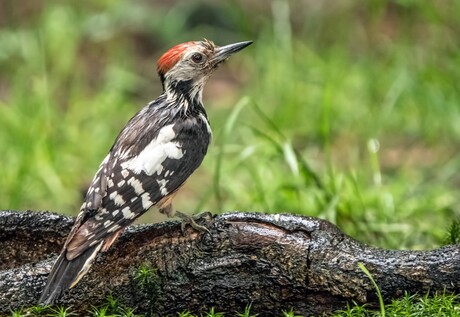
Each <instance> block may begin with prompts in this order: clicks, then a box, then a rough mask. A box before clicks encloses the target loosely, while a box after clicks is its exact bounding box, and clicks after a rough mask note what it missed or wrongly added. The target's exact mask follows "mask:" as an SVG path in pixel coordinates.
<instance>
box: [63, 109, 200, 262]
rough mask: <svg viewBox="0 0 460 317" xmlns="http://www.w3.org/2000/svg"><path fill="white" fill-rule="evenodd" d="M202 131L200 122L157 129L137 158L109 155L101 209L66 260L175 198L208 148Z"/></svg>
mask: <svg viewBox="0 0 460 317" xmlns="http://www.w3.org/2000/svg"><path fill="white" fill-rule="evenodd" d="M190 120H193V122H188V121H190ZM207 129H208V128H207V126H206V124H205V122H202V120H200V119H199V118H189V119H187V121H185V122H184V123H182V124H177V123H176V124H174V125H172V124H170V125H166V126H164V127H163V128H161V129H160V130H159V132H158V134H157V137H156V138H155V139H152V140H151V142H150V143H149V144H148V145H147V146H145V147H144V148H143V149H142V150H141V151H139V152H138V153H137V154H136V155H131V156H126V157H123V156H122V155H115V154H113V155H111V159H109V162H108V164H110V165H111V166H112V167H111V169H110V170H111V172H110V174H108V175H106V181H105V182H106V184H107V186H106V191H105V195H104V196H103V198H102V200H101V205H100V207H99V209H98V210H97V212H96V213H95V215H94V216H93V217H91V218H90V219H88V220H87V221H86V222H84V223H83V224H82V225H81V227H80V228H79V230H78V232H77V233H76V234H75V237H74V238H73V240H72V241H71V242H70V243H69V245H68V247H67V249H68V253H69V255H68V257H69V256H70V257H77V256H78V255H79V254H81V253H82V252H83V251H84V250H86V249H87V248H89V247H91V246H93V245H95V244H97V243H99V242H100V241H102V240H104V239H106V238H107V237H109V236H111V235H113V234H115V233H116V232H117V231H119V230H120V229H122V228H124V227H126V226H128V225H129V224H131V223H132V222H133V221H134V220H135V219H136V218H137V217H139V216H140V215H142V214H143V213H144V212H145V211H147V210H148V209H149V208H150V207H151V206H152V205H155V204H156V203H158V202H159V200H161V199H162V198H163V197H166V196H168V195H170V194H172V193H174V192H175V191H176V190H177V189H178V188H179V187H180V186H181V185H182V184H183V183H184V182H185V180H186V179H187V178H188V177H189V176H190V175H191V174H192V173H193V171H194V170H195V169H196V168H197V167H198V166H199V165H200V164H201V162H202V160H203V158H204V155H205V154H206V150H207V146H208V144H209V134H207V133H206V132H207ZM203 140H205V142H203ZM112 160H113V162H112Z"/></svg>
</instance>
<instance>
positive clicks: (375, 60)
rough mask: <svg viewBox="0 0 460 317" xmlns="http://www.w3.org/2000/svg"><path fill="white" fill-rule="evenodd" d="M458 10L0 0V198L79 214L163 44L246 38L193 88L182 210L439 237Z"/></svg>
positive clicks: (454, 208)
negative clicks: (193, 141) (200, 92)
mask: <svg viewBox="0 0 460 317" xmlns="http://www.w3.org/2000/svg"><path fill="white" fill-rule="evenodd" d="M459 16H460V2H458V1H447V0H446V1H416V0H398V1H381V0H376V1H364V0H363V1H346V0H330V1H313V0H311V1H282V0H272V1H268V0H267V1H248V0H238V1H237V0H232V1H225V2H215V1H210V0H209V1H172V2H168V1H128V0H123V1H109V0H106V1H57V0H56V1H53V0H52V1H37V0H23V1H20V2H18V1H13V0H8V1H2V2H1V3H0V153H1V155H0V208H2V209H19V210H23V209H31V210H43V209H45V210H53V211H57V212H61V213H66V214H69V215H76V214H77V212H78V209H79V206H80V204H81V202H82V199H83V193H84V192H85V190H86V188H87V186H88V184H89V182H90V181H91V179H92V176H93V173H94V172H95V171H96V170H97V167H98V165H99V163H100V161H101V160H102V159H103V158H104V156H105V154H106V153H107V151H108V149H109V148H110V146H111V145H112V142H113V140H114V139H115V137H116V135H117V134H118V132H119V130H120V129H121V128H122V127H123V126H124V124H125V123H126V122H127V120H128V119H129V118H130V117H131V116H132V115H133V114H134V113H135V112H137V111H138V110H139V109H140V108H141V107H142V106H144V105H145V104H146V103H147V102H148V101H150V100H152V99H154V98H156V97H157V96H158V95H159V94H160V92H161V85H160V82H159V80H158V78H157V76H156V74H155V61H156V59H157V58H158V57H159V56H160V55H161V53H162V52H164V51H165V50H166V49H167V48H169V47H171V46H172V45H175V44H177V43H180V42H184V41H189V40H192V39H197V40H198V39H201V38H203V37H205V38H208V39H211V40H213V41H215V42H216V43H217V44H220V45H223V44H228V43H231V42H236V41H242V40H253V41H254V44H253V45H252V46H250V47H248V48H247V49H246V50H244V51H242V52H241V53H239V54H237V55H235V56H233V57H232V58H231V59H230V60H229V61H228V63H226V64H225V65H224V66H222V67H221V68H220V69H219V70H218V71H217V72H216V73H215V75H214V76H213V77H212V78H211V80H210V82H209V83H208V85H207V86H206V88H205V95H204V102H205V106H206V107H207V110H208V113H209V117H210V120H211V123H212V127H213V131H214V139H213V144H212V146H211V148H210V151H209V154H208V155H207V158H206V159H205V161H204V163H203V165H202V167H201V168H200V169H199V170H198V171H197V172H196V174H195V175H194V176H193V177H192V178H191V179H190V180H189V182H187V184H186V186H185V188H184V189H183V190H182V191H181V192H180V194H179V195H178V196H177V199H176V207H177V209H179V210H182V211H184V212H188V213H192V212H197V211H204V210H210V211H212V212H214V213H220V212H224V211H232V210H244V211H260V212H269V213H279V212H291V213H298V214H302V215H311V216H317V217H321V218H324V219H328V220H330V221H332V222H333V223H335V224H337V225H338V226H339V227H340V228H341V229H342V230H343V231H344V232H346V233H347V234H349V235H351V236H353V237H354V238H356V239H358V240H360V241H364V242H366V243H369V244H372V245H376V246H381V247H385V248H398V249H404V248H411V249H427V248H432V247H436V246H439V245H440V244H442V242H443V239H444V237H445V233H446V230H447V228H448V227H449V225H450V223H451V222H452V220H453V219H454V218H455V217H456V216H457V214H458V213H459V211H460V198H459V193H458V192H459V186H460V175H459V173H458V169H459V167H460V155H459V153H460V145H459V141H460V104H459V102H460V84H459V83H460V54H459V52H460V50H459V49H460V47H459V44H460V36H459V33H460V19H459ZM157 214H158V213H156V212H155V211H151V212H149V213H148V215H146V216H145V217H143V218H142V221H147V222H152V221H159V220H164V218H158V216H157Z"/></svg>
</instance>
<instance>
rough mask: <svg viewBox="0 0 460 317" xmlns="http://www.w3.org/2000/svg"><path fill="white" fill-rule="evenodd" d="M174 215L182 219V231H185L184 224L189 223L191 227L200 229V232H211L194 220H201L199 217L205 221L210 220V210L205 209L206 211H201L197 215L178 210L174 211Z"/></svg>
mask: <svg viewBox="0 0 460 317" xmlns="http://www.w3.org/2000/svg"><path fill="white" fill-rule="evenodd" d="M176 215H177V216H178V217H179V218H181V219H182V223H181V230H182V233H184V232H185V226H186V225H190V226H191V227H192V228H193V229H195V230H197V231H200V232H207V233H211V232H210V231H209V229H208V228H206V227H205V226H203V225H200V224H198V223H197V222H196V221H197V220H201V219H205V220H206V222H207V223H209V222H211V220H212V214H211V213H210V212H208V211H207V212H203V213H200V214H197V215H192V216H189V215H187V214H184V213H182V212H180V211H176Z"/></svg>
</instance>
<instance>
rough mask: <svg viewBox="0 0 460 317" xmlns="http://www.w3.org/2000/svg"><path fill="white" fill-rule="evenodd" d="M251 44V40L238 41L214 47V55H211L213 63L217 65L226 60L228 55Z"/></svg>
mask: <svg viewBox="0 0 460 317" xmlns="http://www.w3.org/2000/svg"><path fill="white" fill-rule="evenodd" d="M251 44H252V41H245V42H239V43H234V44H229V45H225V46H220V47H218V48H216V50H215V53H214V56H213V57H212V62H213V64H215V65H217V64H219V63H221V62H223V61H224V60H226V59H227V58H228V57H229V56H230V55H232V54H234V53H236V52H239V51H241V50H242V49H243V48H245V47H247V46H249V45H251Z"/></svg>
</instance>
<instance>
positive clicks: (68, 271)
mask: <svg viewBox="0 0 460 317" xmlns="http://www.w3.org/2000/svg"><path fill="white" fill-rule="evenodd" d="M101 246H102V242H101V243H99V244H96V245H94V246H92V247H90V248H88V249H87V250H85V251H84V252H83V253H82V254H80V255H79V256H78V257H76V258H75V259H72V260H67V258H66V250H63V252H61V254H60V255H59V257H58V258H57V260H56V262H55V263H54V265H53V268H52V269H51V272H50V274H49V275H48V281H47V282H46V285H45V288H44V289H43V292H42V295H41V297H40V299H39V300H38V302H39V304H42V305H53V304H54V302H55V301H56V299H57V298H59V297H60V296H61V295H62V293H63V292H64V291H66V290H68V289H69V288H72V287H73V286H75V284H77V283H78V281H79V280H80V279H81V278H82V277H83V275H85V274H86V272H88V270H89V268H90V266H91V264H92V262H93V260H94V258H95V257H96V254H97V253H98V252H99V250H100V249H101Z"/></svg>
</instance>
